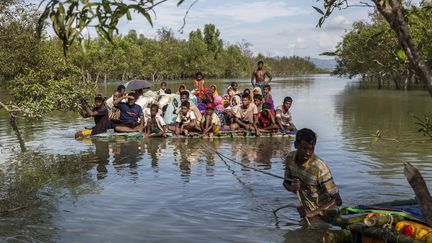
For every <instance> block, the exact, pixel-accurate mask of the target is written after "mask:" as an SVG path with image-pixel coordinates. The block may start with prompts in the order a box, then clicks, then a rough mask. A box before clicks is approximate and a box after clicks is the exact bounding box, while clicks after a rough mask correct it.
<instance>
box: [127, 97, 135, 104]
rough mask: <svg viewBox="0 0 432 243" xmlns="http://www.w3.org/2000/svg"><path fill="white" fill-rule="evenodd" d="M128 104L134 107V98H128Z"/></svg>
mask: <svg viewBox="0 0 432 243" xmlns="http://www.w3.org/2000/svg"><path fill="white" fill-rule="evenodd" d="M128 104H129V105H135V98H134V97H130V98H129V99H128Z"/></svg>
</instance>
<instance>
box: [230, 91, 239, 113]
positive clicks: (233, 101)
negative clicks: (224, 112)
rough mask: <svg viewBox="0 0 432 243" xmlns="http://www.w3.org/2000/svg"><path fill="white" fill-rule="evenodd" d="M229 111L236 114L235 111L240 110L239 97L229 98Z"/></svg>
mask: <svg viewBox="0 0 432 243" xmlns="http://www.w3.org/2000/svg"><path fill="white" fill-rule="evenodd" d="M230 107H231V110H232V112H233V113H234V114H237V111H238V110H239V109H240V107H241V99H240V96H238V95H234V96H233V97H231V105H230Z"/></svg>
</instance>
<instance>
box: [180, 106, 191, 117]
mask: <svg viewBox="0 0 432 243" xmlns="http://www.w3.org/2000/svg"><path fill="white" fill-rule="evenodd" d="M180 109H181V112H182V114H183V115H184V116H185V115H186V114H187V113H188V111H189V108H187V106H182V107H181V108H180Z"/></svg>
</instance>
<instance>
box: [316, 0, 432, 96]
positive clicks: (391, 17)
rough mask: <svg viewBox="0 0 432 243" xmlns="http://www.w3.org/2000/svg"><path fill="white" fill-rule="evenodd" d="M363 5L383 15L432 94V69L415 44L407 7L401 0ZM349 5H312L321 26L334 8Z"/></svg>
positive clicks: (336, 1)
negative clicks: (319, 6) (321, 6)
mask: <svg viewBox="0 0 432 243" xmlns="http://www.w3.org/2000/svg"><path fill="white" fill-rule="evenodd" d="M361 5H363V6H369V7H371V6H373V7H375V8H376V9H377V10H378V12H379V13H380V14H381V15H382V16H383V17H384V19H385V20H386V21H387V23H388V24H389V25H390V27H391V29H392V30H393V32H394V33H395V34H396V37H397V40H398V43H399V45H400V47H401V48H402V50H403V52H404V54H405V56H406V58H407V60H408V61H409V63H410V65H411V66H412V68H413V70H414V71H415V73H416V75H417V76H418V77H419V78H420V79H421V80H422V81H423V82H424V83H425V85H426V87H427V89H428V91H429V94H430V95H431V96H432V69H431V68H430V67H429V66H428V65H427V64H426V62H425V60H424V57H423V56H422V55H421V53H420V51H419V49H418V46H417V45H416V43H415V41H414V39H413V35H412V32H411V29H410V26H409V24H408V20H407V9H406V7H405V4H404V2H403V1H402V0H371V3H370V4H369V3H367V2H361ZM348 7H350V1H349V0H329V1H327V0H325V1H323V9H320V8H318V7H314V8H315V10H317V11H318V12H319V13H320V14H321V15H322V16H321V18H320V20H319V22H318V26H321V25H322V24H323V23H324V21H325V19H326V18H328V17H329V16H330V15H331V13H332V12H333V11H334V10H335V9H343V8H348Z"/></svg>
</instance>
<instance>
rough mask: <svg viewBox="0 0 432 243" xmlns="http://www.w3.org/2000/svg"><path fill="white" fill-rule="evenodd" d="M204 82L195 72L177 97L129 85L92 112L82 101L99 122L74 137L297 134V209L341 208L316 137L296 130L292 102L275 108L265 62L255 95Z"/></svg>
mask: <svg viewBox="0 0 432 243" xmlns="http://www.w3.org/2000/svg"><path fill="white" fill-rule="evenodd" d="M266 77H268V81H267V82H266V81H265V79H266ZM203 78H204V76H203V74H202V73H201V72H197V73H196V76H195V80H194V81H193V87H194V88H193V90H192V91H191V92H189V91H187V90H186V86H185V85H180V86H179V88H178V92H177V93H176V94H173V93H172V91H171V90H170V89H169V88H168V86H167V84H166V83H165V82H162V83H161V86H160V90H159V91H157V92H154V91H151V90H147V91H146V92H144V90H143V89H139V90H135V91H134V92H131V93H128V94H126V88H125V86H123V85H120V86H118V88H117V90H115V92H114V93H113V95H112V96H111V97H110V98H109V99H107V100H105V98H104V97H103V96H102V95H97V96H96V97H95V106H94V108H93V109H91V108H90V107H89V105H88V104H87V102H85V101H83V102H82V105H81V106H82V112H81V115H83V116H84V117H94V119H95V123H96V125H95V127H93V128H91V129H85V130H82V131H80V132H78V133H76V135H75V137H76V138H82V137H85V136H90V135H96V134H99V133H104V132H106V131H107V130H108V129H109V128H114V130H115V131H116V132H121V133H128V132H144V134H145V135H146V136H149V137H154V136H165V135H166V133H167V132H168V131H172V132H174V133H175V134H176V135H181V134H183V135H188V134H189V133H191V132H195V133H200V134H202V135H203V136H211V134H217V133H221V132H223V131H228V132H229V131H234V132H236V131H244V130H249V131H254V132H255V133H256V135H257V136H259V135H260V134H261V133H263V132H273V131H279V132H287V131H296V132H297V133H296V139H295V143H294V147H295V148H296V151H293V152H292V153H290V155H288V157H287V158H286V166H285V180H284V183H283V185H284V187H285V188H286V189H287V190H288V191H291V192H293V193H296V194H297V195H298V196H300V199H301V201H302V205H303V206H301V207H299V208H298V211H299V213H300V215H301V216H302V217H307V218H321V217H323V216H324V215H325V211H326V210H327V209H329V208H332V207H335V206H340V205H341V204H342V199H341V197H340V195H339V190H338V188H337V186H336V184H335V182H334V180H333V176H332V173H331V172H330V170H329V168H328V166H327V165H326V164H325V163H324V162H323V161H322V160H321V159H320V158H318V157H317V156H316V155H315V154H314V150H315V144H316V139H317V138H316V134H315V133H314V132H313V131H312V130H310V129H307V128H303V129H300V130H299V131H297V128H296V127H295V125H294V123H293V120H292V116H291V112H290V108H291V105H292V102H293V100H292V99H291V98H290V97H285V98H284V99H283V103H282V105H280V106H278V107H275V105H274V101H273V98H272V96H271V94H270V92H271V86H270V85H269V82H270V81H271V79H272V77H271V75H270V74H269V73H268V72H266V71H264V69H263V63H262V62H258V69H257V70H256V71H254V72H253V73H252V78H251V83H252V85H253V87H254V88H253V90H252V92H251V91H250V90H249V89H245V90H243V91H240V90H239V87H238V83H236V82H232V83H231V84H230V86H229V87H228V88H227V89H226V94H225V95H223V96H220V95H219V94H218V90H217V87H216V85H209V86H208V88H207V86H206V84H205V81H204V79H203ZM254 81H255V82H254Z"/></svg>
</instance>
